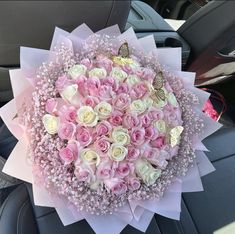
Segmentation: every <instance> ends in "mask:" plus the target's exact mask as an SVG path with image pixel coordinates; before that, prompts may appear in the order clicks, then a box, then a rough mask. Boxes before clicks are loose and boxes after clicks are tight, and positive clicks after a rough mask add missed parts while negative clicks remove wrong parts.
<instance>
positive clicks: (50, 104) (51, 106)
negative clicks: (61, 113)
mask: <svg viewBox="0 0 235 234" xmlns="http://www.w3.org/2000/svg"><path fill="white" fill-rule="evenodd" d="M57 105H58V101H57V100H56V99H55V98H50V99H48V100H47V101H46V107H45V109H46V112H48V113H49V114H53V113H54V112H55V111H56V107H57Z"/></svg>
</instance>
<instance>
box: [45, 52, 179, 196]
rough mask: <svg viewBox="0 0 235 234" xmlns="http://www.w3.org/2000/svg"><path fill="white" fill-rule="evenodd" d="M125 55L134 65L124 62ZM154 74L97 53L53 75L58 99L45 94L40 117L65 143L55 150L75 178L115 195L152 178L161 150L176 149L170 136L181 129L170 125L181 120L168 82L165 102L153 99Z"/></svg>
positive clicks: (155, 175) (163, 160)
mask: <svg viewBox="0 0 235 234" xmlns="http://www.w3.org/2000/svg"><path fill="white" fill-rule="evenodd" d="M126 61H127V62H128V63H130V64H132V63H133V64H135V66H134V67H129V68H128V66H131V65H128V64H125V66H123V65H122V64H123V63H125V62H126ZM155 75H156V73H155V72H154V71H153V70H152V69H151V68H148V69H147V68H141V66H140V64H139V63H138V62H135V61H134V60H133V59H123V58H120V57H115V58H113V59H112V58H109V57H107V56H106V55H103V54H99V55H97V56H96V58H94V59H93V60H92V59H88V58H87V59H83V60H82V61H81V63H80V64H79V63H78V64H76V65H74V66H72V67H71V68H69V70H68V72H67V73H65V74H63V75H62V76H60V77H58V79H57V80H56V82H55V85H56V89H57V90H58V91H57V92H58V94H59V95H60V98H62V100H63V103H62V105H61V104H60V105H58V101H57V99H54V98H51V99H48V100H47V101H46V106H45V111H46V112H47V114H45V115H44V117H43V123H44V126H45V130H46V131H47V132H48V133H49V134H51V135H55V134H58V137H59V138H60V139H61V140H62V141H64V142H65V145H66V144H67V146H65V147H64V148H61V149H60V151H59V156H60V159H61V161H62V162H63V163H64V164H65V165H68V164H74V168H75V169H74V174H75V176H76V178H77V180H78V181H80V182H84V183H86V185H87V186H90V188H92V189H94V188H96V186H94V184H99V186H98V187H97V188H99V189H100V186H101V187H102V186H103V189H106V190H107V191H108V192H109V193H113V194H116V195H117V194H123V193H125V192H126V191H128V189H130V190H131V191H135V190H138V189H139V188H140V187H141V184H146V185H148V186H149V185H151V184H154V183H155V182H156V180H157V179H158V177H159V176H160V175H161V170H162V169H164V168H165V167H166V165H167V160H168V159H169V158H166V157H165V156H162V155H161V153H160V152H161V150H165V151H166V152H167V153H168V154H169V155H170V157H173V156H174V152H175V153H177V151H175V150H173V147H171V143H172V140H171V138H174V137H178V138H179V137H180V134H179V135H178V136H172V132H171V129H173V128H174V127H177V126H178V125H181V124H182V120H181V110H180V108H179V105H178V103H177V100H176V98H175V96H174V94H173V92H172V90H171V89H170V88H169V87H168V86H169V85H168V84H167V87H168V90H169V93H168V91H167V89H165V88H164V87H163V90H164V92H165V96H166V100H165V101H164V105H162V104H161V103H162V101H160V100H159V102H156V100H154V99H152V95H153V93H152V90H153V86H152V84H153V80H154V76H155ZM173 141H174V142H175V143H176V144H178V142H179V141H178V140H173ZM70 142H75V143H76V144H73V146H74V145H77V148H78V149H77V151H74V149H73V150H72V149H71V143H70ZM174 148H175V145H174ZM172 154H173V155H172ZM144 170H147V171H146V172H144Z"/></svg>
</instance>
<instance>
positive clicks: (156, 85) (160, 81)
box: [153, 72, 164, 89]
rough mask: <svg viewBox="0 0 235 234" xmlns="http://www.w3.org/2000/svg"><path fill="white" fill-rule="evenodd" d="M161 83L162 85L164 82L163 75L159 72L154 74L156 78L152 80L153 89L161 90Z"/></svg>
mask: <svg viewBox="0 0 235 234" xmlns="http://www.w3.org/2000/svg"><path fill="white" fill-rule="evenodd" d="M163 83H164V80H163V75H162V73H161V72H159V73H158V74H156V76H155V77H154V80H153V87H154V88H155V89H161V88H162V87H163Z"/></svg>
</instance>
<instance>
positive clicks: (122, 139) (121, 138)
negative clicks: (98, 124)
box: [111, 127, 130, 145]
mask: <svg viewBox="0 0 235 234" xmlns="http://www.w3.org/2000/svg"><path fill="white" fill-rule="evenodd" d="M111 136H112V139H113V141H114V142H115V143H117V144H119V145H128V144H129V143H130V136H129V134H128V130H127V129H126V128H123V127H116V128H114V129H113V131H112V134H111Z"/></svg>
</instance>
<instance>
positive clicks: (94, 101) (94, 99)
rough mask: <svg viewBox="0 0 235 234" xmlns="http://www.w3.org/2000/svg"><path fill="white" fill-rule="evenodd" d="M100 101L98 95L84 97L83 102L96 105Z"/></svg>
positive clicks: (92, 105)
mask: <svg viewBox="0 0 235 234" xmlns="http://www.w3.org/2000/svg"><path fill="white" fill-rule="evenodd" d="M98 103H99V99H98V98H97V97H92V96H87V97H85V98H84V99H83V104H84V105H85V106H91V107H93V108H94V107H95V106H96V105H97V104H98Z"/></svg>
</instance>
